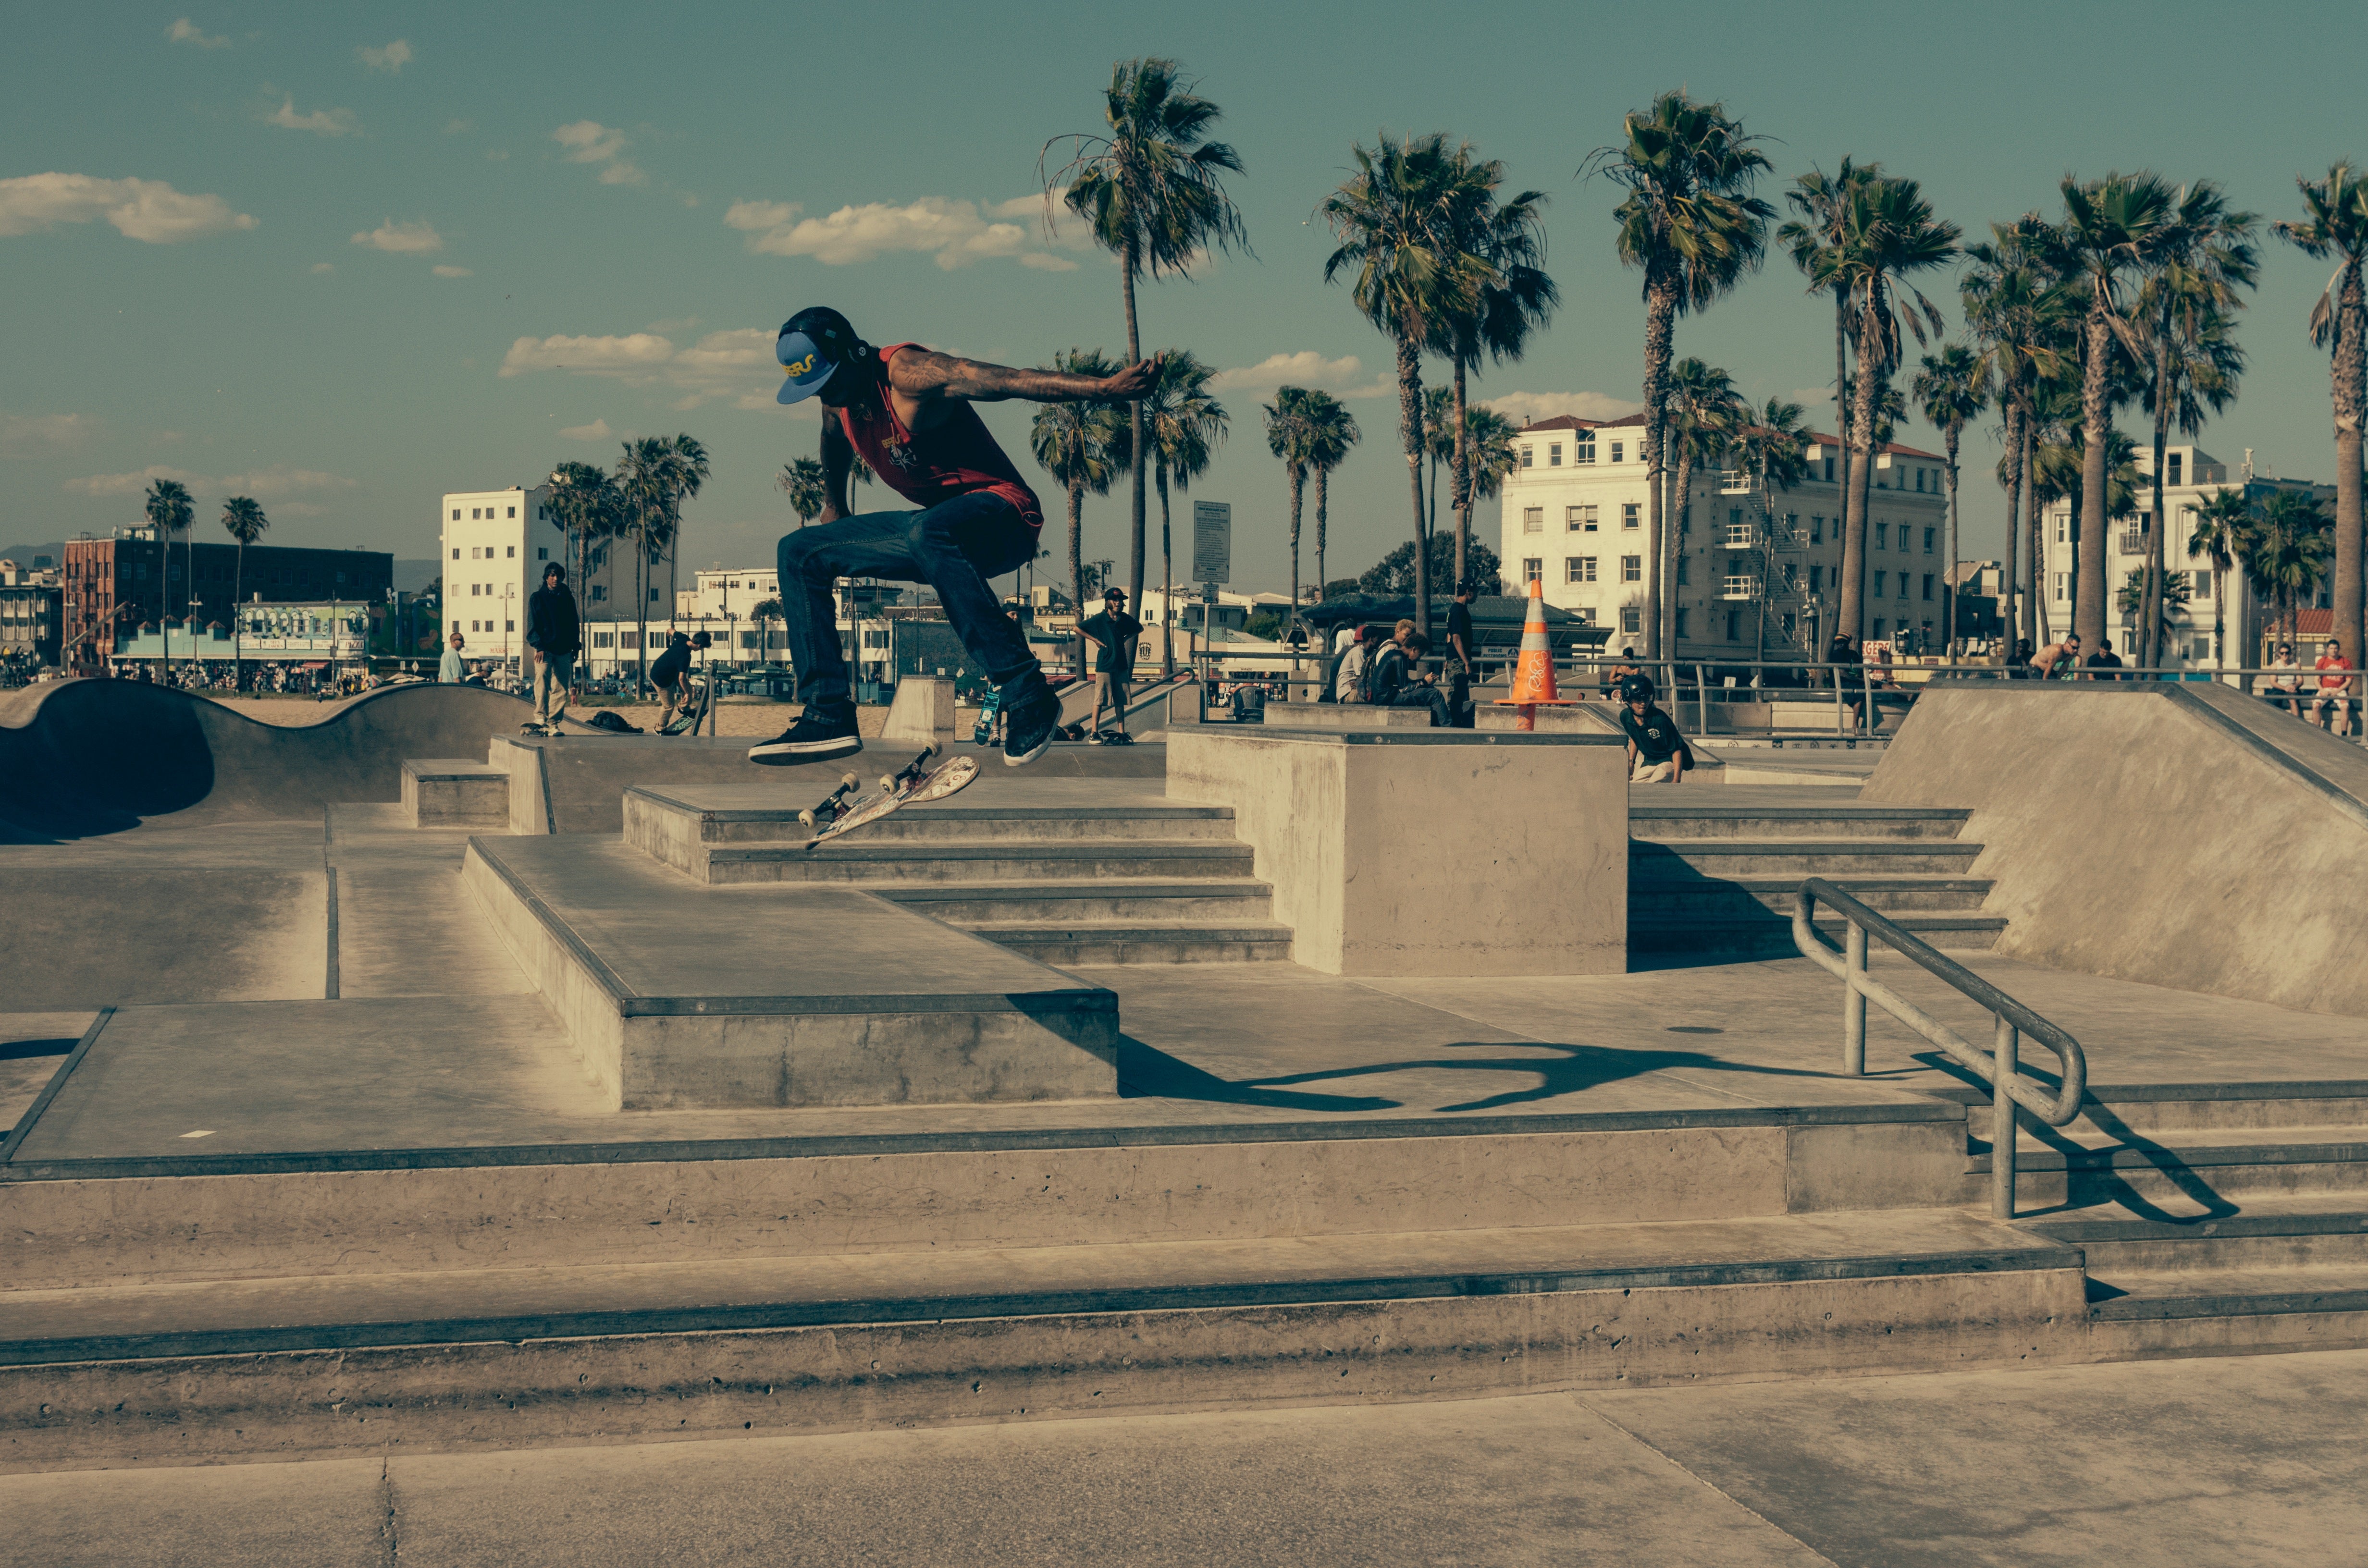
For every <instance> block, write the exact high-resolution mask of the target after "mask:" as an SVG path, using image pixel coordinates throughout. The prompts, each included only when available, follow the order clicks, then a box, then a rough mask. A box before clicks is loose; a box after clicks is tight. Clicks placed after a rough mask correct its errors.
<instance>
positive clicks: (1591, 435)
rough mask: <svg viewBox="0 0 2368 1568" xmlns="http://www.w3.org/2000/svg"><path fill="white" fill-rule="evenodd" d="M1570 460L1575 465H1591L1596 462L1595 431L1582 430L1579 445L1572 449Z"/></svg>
mask: <svg viewBox="0 0 2368 1568" xmlns="http://www.w3.org/2000/svg"><path fill="white" fill-rule="evenodd" d="M1570 460H1571V461H1573V462H1575V463H1591V462H1593V461H1594V460H1595V432H1594V431H1592V430H1581V431H1580V432H1579V433H1578V444H1577V446H1575V447H1573V448H1571V449H1570Z"/></svg>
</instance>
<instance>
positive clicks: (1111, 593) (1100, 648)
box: [1077, 588, 1143, 745]
mask: <svg viewBox="0 0 2368 1568" xmlns="http://www.w3.org/2000/svg"><path fill="white" fill-rule="evenodd" d="M1077 630H1078V631H1081V632H1083V633H1084V634H1085V638H1086V641H1087V642H1091V643H1092V644H1093V645H1094V648H1095V650H1096V653H1095V657H1094V671H1095V676H1094V683H1095V684H1094V716H1093V720H1092V722H1090V723H1088V724H1087V726H1086V738H1087V741H1089V742H1091V743H1092V744H1096V745H1099V744H1101V734H1102V704H1103V703H1104V702H1108V703H1109V704H1110V722H1111V723H1113V724H1115V725H1117V726H1118V733H1120V735H1121V736H1123V735H1124V734H1125V733H1126V687H1127V677H1128V676H1131V675H1133V673H1134V650H1135V640H1136V639H1137V638H1139V637H1141V636H1142V635H1143V622H1141V621H1139V620H1137V619H1134V617H1133V616H1131V615H1129V614H1127V613H1126V590H1125V589H1124V588H1110V589H1107V590H1105V591H1104V592H1103V594H1102V608H1101V613H1100V614H1099V615H1090V616H1087V618H1086V620H1085V624H1083V625H1082V626H1079V627H1078V628H1077Z"/></svg>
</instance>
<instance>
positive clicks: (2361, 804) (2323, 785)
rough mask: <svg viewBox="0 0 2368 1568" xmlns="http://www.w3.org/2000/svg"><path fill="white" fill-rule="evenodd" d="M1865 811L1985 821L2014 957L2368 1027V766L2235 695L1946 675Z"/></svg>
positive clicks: (1978, 831)
mask: <svg viewBox="0 0 2368 1568" xmlns="http://www.w3.org/2000/svg"><path fill="white" fill-rule="evenodd" d="M1859 800H1860V801H1861V803H1862V804H1867V805H1896V806H1907V805H1914V806H1962V807H1969V808H1971V809H1972V811H1973V813H1974V814H1973V817H1972V819H1971V820H1970V822H1969V823H1968V824H1967V826H1966V831H1965V836H1966V837H1967V838H1969V839H1975V840H1978V841H1979V842H1980V843H1982V844H1983V845H1984V846H1987V847H1986V848H1985V849H1984V851H1983V853H1982V856H1981V858H1980V859H1979V860H1978V861H1977V862H1976V863H1975V866H1974V867H1973V874H1974V875H1975V876H1978V877H1987V878H1989V879H1991V880H1992V881H1995V883H1996V887H1995V888H1994V890H1993V891H1992V892H1991V894H1990V897H1989V901H1988V903H1987V904H1986V905H1985V908H1986V910H1987V913H1988V914H1991V915H2001V916H2004V917H2005V918H2006V920H2007V926H2006V930H2005V933H2004V935H2003V936H2001V937H2000V938H1999V940H1998V951H1999V952H2001V953H2007V954H2011V955H2013V956H2014V957H2017V958H2021V959H2028V960H2032V961H2034V962H2038V963H2044V964H2048V965H2051V966H2053V967H2055V968H2058V969H2066V970H2072V971H2078V972H2081V973H2086V974H2098V975H2110V976H2112V977H2115V978H2119V979H2124V980H2139V981H2146V982H2150V983H2154V984H2157V985H2169V986H2176V987H2179V988H2180V989H2181V990H2187V991H2203V992H2209V993H2212V994H2217V995H2223V996H2239V997H2245V998H2247V999H2249V1000H2252V1001H2257V1002H2269V1003H2274V1004H2276V1005H2278V1006H2285V1007H2294V1008H2300V1009H2304V1010H2306V1011H2310V1012H2319V1013H2343V1014H2351V1015H2368V970H2363V969H2362V966H2361V964H2360V962H2359V953H2360V945H2361V932H2362V928H2363V924H2368V755H2363V754H2362V751H2361V749H2360V748H2359V747H2357V746H2354V745H2351V744H2347V743H2345V742H2343V741H2340V740H2338V739H2336V738H2335V737H2333V736H2331V735H2328V734H2327V733H2325V732H2323V731H2321V730H2319V729H2317V728H2316V727H2315V726H2312V725H2310V724H2306V723H2305V722H2302V721H2301V720H2299V719H2295V718H2293V717H2291V716H2289V715H2286V714H2283V713H2280V712H2278V711H2276V710H2272V709H2271V708H2269V707H2268V706H2267V705H2266V704H2263V703H2261V702H2260V701H2258V700H2256V699H2251V698H2248V697H2246V696H2244V695H2243V694H2241V693H2239V692H2237V691H2235V690H2233V689H2231V688H2229V687H2224V686H2218V685H2204V684H2202V683H2160V684H2140V683H2136V682H2131V683H2124V684H2115V685H2107V684H2102V683H2098V684H2090V683H2086V682H2083V683H2079V684H2057V683H2048V684H2042V683H2039V682H2035V681H2034V682H2031V683H2027V684H2026V683H2021V682H2016V683H2010V684H2009V683H1993V684H1984V685H1972V684H1967V685H1964V686H1950V685H1942V684H1940V683H1937V682H1936V683H1935V684H1934V685H1932V686H1930V687H1927V688H1926V689H1925V692H1924V694H1923V695H1922V696H1921V697H1920V698H1918V699H1917V703H1916V707H1915V709H1914V710H1913V711H1912V712H1911V713H1910V714H1909V715H1908V717H1907V722H1906V725H1905V726H1904V727H1903V728H1902V729H1901V730H1900V732H1899V734H1898V737H1897V738H1896V740H1894V741H1893V742H1892V743H1891V745H1890V747H1889V749H1888V750H1887V751H1886V752H1885V753H1884V758H1883V761H1882V764H1881V765H1880V766H1879V767H1877V768H1876V769H1875V772H1874V777H1873V779H1872V780H1870V781H1869V783H1868V784H1867V786H1866V788H1865V789H1864V790H1862V791H1861V793H1860V796H1859Z"/></svg>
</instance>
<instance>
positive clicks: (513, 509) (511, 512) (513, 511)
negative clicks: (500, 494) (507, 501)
mask: <svg viewBox="0 0 2368 1568" xmlns="http://www.w3.org/2000/svg"><path fill="white" fill-rule="evenodd" d="M509 515H510V516H511V517H517V516H518V508H517V507H516V506H512V507H511V508H510V510H509Z"/></svg>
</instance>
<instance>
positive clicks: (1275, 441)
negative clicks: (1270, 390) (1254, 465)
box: [1264, 387, 1315, 637]
mask: <svg viewBox="0 0 2368 1568" xmlns="http://www.w3.org/2000/svg"><path fill="white" fill-rule="evenodd" d="M1264 413H1265V414H1266V446H1267V450H1269V451H1270V452H1272V453H1273V454H1274V455H1275V456H1276V457H1279V458H1281V460H1282V479H1283V483H1285V484H1286V485H1288V486H1289V487H1290V489H1291V614H1290V615H1289V616H1288V617H1286V618H1285V619H1284V621H1283V631H1284V634H1285V636H1286V637H1288V635H1289V633H1290V631H1291V629H1292V627H1295V626H1297V625H1298V624H1299V504H1300V499H1301V497H1302V496H1303V495H1304V494H1305V493H1306V489H1307V466H1308V462H1307V460H1308V455H1309V451H1310V449H1312V448H1313V447H1314V445H1315V440H1314V434H1313V432H1311V431H1310V430H1309V429H1308V427H1307V393H1306V392H1305V391H1304V389H1302V388H1299V387H1277V388H1275V389H1274V401H1273V402H1272V403H1268V404H1266V405H1265V408H1264Z"/></svg>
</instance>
